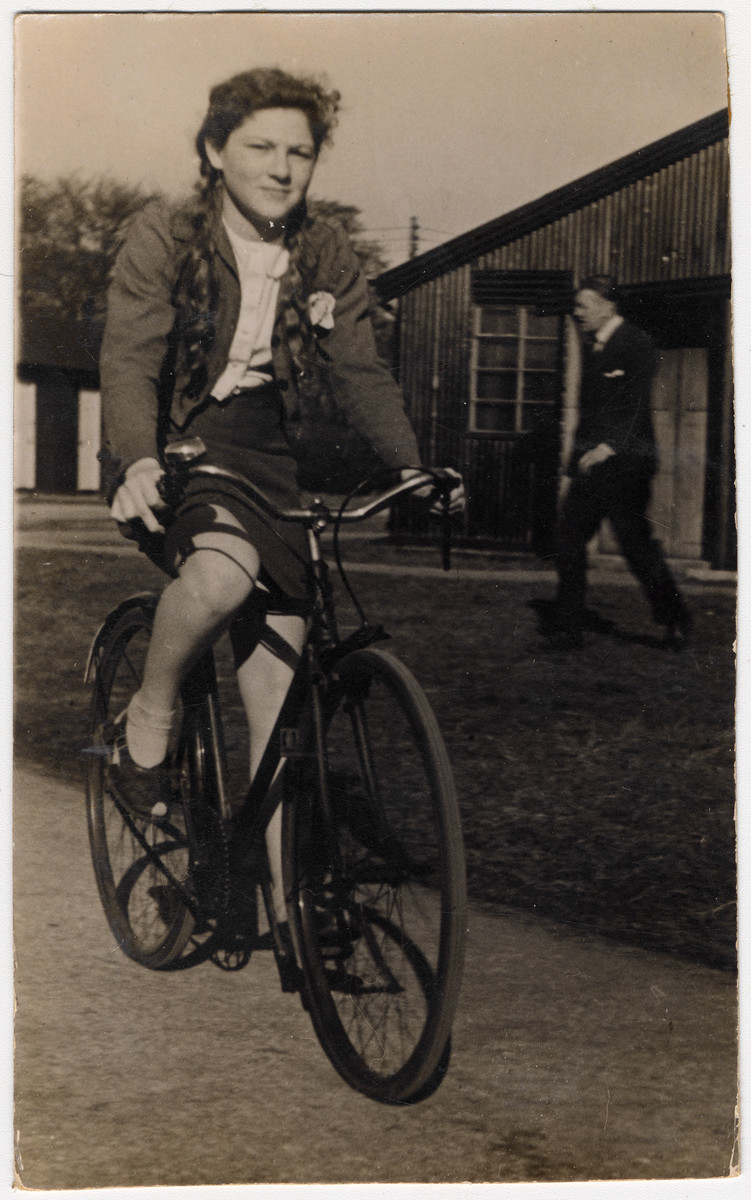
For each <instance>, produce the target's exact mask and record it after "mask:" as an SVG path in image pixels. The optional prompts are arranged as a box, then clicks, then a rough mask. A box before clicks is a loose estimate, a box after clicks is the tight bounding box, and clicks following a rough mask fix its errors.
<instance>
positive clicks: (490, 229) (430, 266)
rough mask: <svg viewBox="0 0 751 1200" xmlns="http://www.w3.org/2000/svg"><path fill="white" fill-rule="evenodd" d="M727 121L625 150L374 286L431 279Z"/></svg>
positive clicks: (678, 154) (724, 117) (406, 286)
mask: <svg viewBox="0 0 751 1200" xmlns="http://www.w3.org/2000/svg"><path fill="white" fill-rule="evenodd" d="M729 124H730V117H729V112H728V110H727V109H720V110H719V112H716V113H712V114H711V115H710V116H708V117H704V118H702V120H700V121H695V122H694V123H693V124H692V125H687V126H686V127H685V128H683V129H679V130H677V131H676V132H675V133H671V134H668V136H667V137H664V138H660V139H659V140H658V141H656V142H651V143H650V144H649V145H647V146H644V147H642V148H641V149H640V150H636V151H633V152H632V153H631V154H626V155H624V156H623V158H619V159H616V160H615V161H614V162H612V163H609V164H607V166H604V167H598V168H597V170H595V171H591V172H589V174H587V175H582V176H581V177H580V178H579V179H576V180H574V181H573V182H572V183H568V184H565V185H564V186H563V187H560V188H557V189H555V190H554V191H552V192H548V193H546V194H545V195H544V196H541V197H539V198H538V199H537V200H532V201H531V202H530V203H528V204H523V205H522V206H521V207H520V208H516V209H513V210H512V211H511V212H510V213H506V214H505V215H504V216H502V217H497V218H495V220H493V221H488V222H487V223H486V224H485V225H480V226H478V227H477V228H475V229H471V230H469V232H467V233H463V234H460V236H459V237H456V238H452V239H451V241H448V242H444V243H443V244H442V245H440V246H437V247H436V248H435V249H434V250H429V251H427V253H425V254H421V255H418V256H417V257H416V258H413V259H410V260H409V261H408V262H406V263H402V264H401V265H400V266H398V267H393V268H392V269H391V270H390V271H385V272H384V273H383V274H382V275H379V276H378V278H377V279H375V280H374V281H373V284H374V287H375V288H376V290H377V292H378V294H379V296H380V297H381V298H382V299H383V300H395V299H397V298H398V297H399V296H402V295H404V293H405V292H408V291H411V290H412V288H415V287H418V286H419V285H420V284H423V283H428V282H429V281H430V280H431V279H435V278H436V277H437V276H439V275H443V274H445V273H446V272H447V271H451V270H454V269H456V268H457V267H460V266H463V265H464V264H465V263H467V262H471V261H473V260H475V259H477V258H479V257H480V256H481V255H483V254H486V253H488V252H489V251H491V250H494V249H496V248H497V247H499V246H503V245H505V244H507V243H508V242H513V241H516V240H517V239H518V238H521V237H524V236H525V235H526V234H528V233H531V232H532V231H533V230H535V229H540V228H542V227H543V226H545V225H548V224H550V223H551V222H552V221H556V220H559V219H560V218H561V217H564V216H566V215H568V214H569V213H572V212H576V211H577V210H579V209H582V208H585V207H586V206H587V205H588V204H593V203H595V202H597V201H598V200H601V199H603V198H604V197H605V196H609V195H611V194H612V193H613V192H617V191H620V190H621V189H622V188H624V187H627V186H628V185H629V184H632V183H635V182H636V181H637V180H639V179H644V178H646V177H647V176H649V175H653V174H654V173H655V172H656V171H660V170H662V169H663V168H664V167H668V166H671V165H672V164H673V163H676V162H679V161H680V160H681V159H683V158H687V157H689V156H690V155H692V154H696V153H697V152H698V151H699V150H703V149H705V148H706V147H707V146H711V145H714V143H716V142H719V141H722V140H723V139H724V138H726V137H727V136H728V130H729Z"/></svg>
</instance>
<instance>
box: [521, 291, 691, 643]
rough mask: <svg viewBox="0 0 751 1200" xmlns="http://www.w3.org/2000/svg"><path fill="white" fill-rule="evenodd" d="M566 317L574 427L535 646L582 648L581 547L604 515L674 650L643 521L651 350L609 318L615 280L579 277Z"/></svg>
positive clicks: (651, 465) (684, 629)
mask: <svg viewBox="0 0 751 1200" xmlns="http://www.w3.org/2000/svg"><path fill="white" fill-rule="evenodd" d="M574 319H575V321H576V323H577V325H578V327H579V329H580V331H581V332H582V334H583V343H584V344H583V357H582V381H581V401H580V413H579V426H578V428H577V431H576V436H575V439H574V446H573V451H572V454H571V459H570V461H569V466H568V474H569V475H570V476H571V485H570V488H569V491H568V494H567V496H566V499H565V500H564V503H563V506H562V509H561V513H560V517H559V523H558V531H557V554H556V565H557V570H558V594H557V612H556V629H555V630H554V632H553V633H552V634H550V636H549V637H548V639H547V641H546V643H545V644H544V646H543V648H544V649H547V650H574V649H577V648H578V647H579V646H581V645H582V629H583V627H584V625H585V617H586V613H585V604H584V598H585V593H586V573H587V557H586V555H587V550H586V547H587V542H588V541H589V540H590V538H592V537H593V536H594V534H595V533H596V532H597V529H598V527H599V525H600V523H601V522H602V521H603V519H605V518H606V517H607V518H608V519H609V520H610V522H611V524H612V527H613V530H614V532H615V535H616V537H617V539H618V542H619V544H620V547H621V550H622V552H623V555H624V557H625V558H626V560H627V562H628V565H629V566H630V568H631V570H632V571H633V573H634V575H635V576H636V578H637V579H638V581H639V583H640V584H641V586H642V589H643V591H644V594H645V596H646V598H647V600H648V602H649V605H650V607H651V609H652V614H653V616H654V619H655V621H656V622H657V624H659V625H664V626H665V643H666V644H667V645H670V646H672V647H674V648H675V649H680V648H682V647H683V646H684V645H685V644H686V642H687V640H688V636H689V630H690V618H689V614H688V612H687V610H686V606H685V604H684V602H683V600H682V598H681V596H680V594H679V592H678V589H677V587H676V584H675V580H674V579H673V576H672V575H671V573H670V570H669V568H668V565H667V563H666V562H665V556H664V554H663V552H662V548H661V547H660V545H659V543H658V542H656V541H655V539H654V538H653V536H652V530H651V527H650V523H649V521H648V519H647V516H646V511H647V506H648V504H649V499H650V491H651V481H652V477H653V475H654V473H655V471H656V468H657V451H656V447H655V438H654V430H653V428H652V417H651V412H650V396H651V384H652V378H653V375H654V370H655V365H656V354H655V347H654V344H653V342H652V340H651V338H650V337H648V335H647V334H646V333H644V332H643V331H642V330H640V329H637V328H636V327H635V326H633V325H631V324H629V322H628V321H625V320H624V318H623V317H622V316H621V315H620V313H619V312H618V295H617V287H616V283H615V280H614V279H612V278H611V277H610V276H608V275H593V276H590V277H589V278H587V279H585V280H583V282H582V284H581V286H580V288H579V291H578V292H577V293H576V298H575V303H574Z"/></svg>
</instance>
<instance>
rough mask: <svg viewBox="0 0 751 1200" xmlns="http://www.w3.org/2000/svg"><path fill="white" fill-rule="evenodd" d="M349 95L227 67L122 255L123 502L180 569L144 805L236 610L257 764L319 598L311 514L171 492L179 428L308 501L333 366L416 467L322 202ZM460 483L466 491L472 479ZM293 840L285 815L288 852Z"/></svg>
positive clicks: (122, 736)
mask: <svg viewBox="0 0 751 1200" xmlns="http://www.w3.org/2000/svg"><path fill="white" fill-rule="evenodd" d="M338 104H339V95H338V93H337V92H327V91H326V90H324V88H323V87H322V86H321V85H320V84H319V83H317V82H316V81H314V80H309V79H302V78H295V77H293V76H291V75H288V74H286V73H285V72H282V71H280V70H276V69H257V70H252V71H248V72H245V73H243V74H240V75H236V76H234V77H233V78H231V79H229V80H228V81H226V82H224V83H222V84H219V85H218V86H217V87H215V88H214V89H213V90H212V92H211V96H210V102H209V109H208V113H207V115H206V118H205V120H204V122H203V125H202V126H201V129H200V131H199V133H198V136H197V138H196V147H197V150H198V154H199V158H200V176H201V178H200V182H199V184H198V186H197V189H196V194H195V196H194V197H193V198H192V199H191V200H190V201H187V202H184V203H182V204H178V205H167V204H166V203H163V202H155V203H153V204H150V205H148V206H147V207H146V208H145V209H143V210H142V211H141V213H139V214H138V216H137V217H136V218H135V219H134V221H133V224H132V226H131V229H130V232H129V235H128V238H127V240H126V243H125V245H124V247H123V249H122V251H121V253H120V256H119V258H118V260H117V264H116V268H115V273H114V277H113V282H112V286H111V289H110V293H109V304H108V315H107V324H106V329H105V335H104V341H103V345H102V352H101V360H100V370H101V386H102V400H103V410H104V446H105V449H104V452H103V456H104V461H105V468H106V469H107V471H108V473H109V476H110V478H111V479H112V480H113V482H112V485H111V487H110V498H111V511H112V516H113V517H114V518H115V520H116V521H117V522H118V523H119V525H120V527H121V530H122V531H123V533H124V534H125V536H126V537H131V538H135V539H136V540H137V541H138V543H139V546H140V548H141V549H142V550H144V551H145V552H146V553H147V554H148V555H149V557H151V558H153V560H154V561H156V562H157V563H158V564H159V565H160V566H161V567H162V568H163V569H164V570H165V571H167V572H168V573H169V574H170V575H171V576H172V581H171V582H170V583H169V584H168V585H167V586H166V588H165V590H164V592H163V594H162V596H161V599H160V601H159V605H158V608H157V612H156V617H155V622H154V630H153V637H152V641H151V645H150V648H149V652H148V657H147V661H146V669H145V674H144V678H143V683H142V686H141V689H140V691H139V692H138V693H137V694H136V695H135V696H134V697H133V699H132V701H131V703H130V704H129V706H128V709H127V712H126V713H124V714H123V718H122V725H121V726H120V727H119V728H118V732H117V736H116V739H115V750H114V755H113V765H112V771H111V779H112V781H113V783H114V784H115V786H116V787H117V789H118V793H119V795H120V797H121V799H122V800H123V801H124V802H125V803H126V805H127V806H128V807H129V808H130V809H131V810H132V811H133V812H134V813H135V814H136V815H137V816H139V817H141V818H145V819H152V820H158V819H159V818H160V817H162V816H164V815H165V813H166V811H167V805H168V800H169V776H168V772H167V770H166V769H165V767H166V762H165V755H166V752H167V744H168V740H169V734H170V729H171V724H172V720H173V713H174V710H175V706H176V703H177V698H178V694H179V689H180V685H181V682H182V680H183V678H184V676H185V674H186V672H187V670H188V669H189V668H190V666H191V665H192V664H193V663H194V662H196V661H197V660H198V658H199V657H200V656H201V655H202V653H203V652H204V651H205V649H206V648H207V647H208V646H209V645H210V644H211V643H212V642H213V641H214V640H215V639H216V637H217V635H218V634H219V633H220V632H221V631H222V630H223V629H225V628H229V633H230V637H231V640H232V647H233V652H234V659H235V665H236V668H237V678H238V684H239V690H240V694H241V697H242V702H243V705H244V707H245V711H246V714H247V719H248V724H249V728H250V774H251V777H252V776H253V773H254V772H255V769H256V767H257V765H258V763H259V761H260V759H261V757H262V754H263V751H264V748H265V746H266V743H267V741H268V738H269V736H270V733H271V730H272V729H273V726H274V723H275V720H276V717H277V714H278V712H279V709H280V707H281V704H282V702H283V699H284V696H285V695H286V692H287V688H288V686H289V682H290V680H291V677H292V674H293V671H294V667H295V661H296V657H297V656H299V654H300V652H301V648H302V645H303V641H304V634H305V616H306V605H307V587H306V566H305V563H306V557H307V547H306V543H305V535H304V533H303V531H302V530H301V529H298V528H297V527H294V526H289V525H285V526H284V527H283V528H282V527H281V525H280V523H275V522H274V521H273V520H267V519H265V518H263V519H262V518H259V517H257V516H255V515H254V514H253V513H251V512H250V511H249V510H248V509H247V507H246V506H244V505H243V504H241V503H240V502H239V501H238V500H237V499H236V498H235V497H233V495H232V494H231V492H230V491H228V490H227V489H226V488H222V486H221V484H215V483H212V482H208V481H207V480H205V479H204V480H200V481H194V482H193V483H191V484H190V485H189V486H188V489H187V491H186V493H185V495H184V496H183V498H182V500H181V501H180V503H179V505H178V506H177V508H176V509H175V510H173V511H169V512H166V511H165V506H164V502H163V500H162V499H161V497H160V494H159V491H158V484H159V480H160V478H161V476H162V474H163V471H162V466H161V465H160V452H161V451H162V449H163V447H164V444H165V443H167V442H170V441H174V440H178V439H180V438H183V437H185V436H200V437H201V438H202V440H203V441H204V443H205V444H206V446H207V449H208V461H210V462H213V463H216V464H217V465H220V466H223V467H228V468H231V469H234V470H236V471H239V472H241V473H242V474H244V475H246V476H248V477H249V478H250V479H251V480H252V481H253V482H254V483H255V484H257V486H258V487H259V488H260V489H261V490H262V491H264V492H265V493H266V494H267V495H268V496H269V498H270V499H272V500H273V501H274V503H275V504H277V505H278V506H279V507H281V508H285V507H288V508H289V507H295V506H296V505H297V503H298V492H297V481H296V462H295V445H296V441H297V440H298V438H299V431H300V414H301V399H302V398H304V394H305V390H306V388H308V387H311V386H313V387H315V385H316V379H317V377H318V376H319V374H320V373H321V372H326V373H328V375H329V377H330V379H331V381H332V383H333V386H334V390H335V396H336V399H337V402H338V404H339V406H340V408H341V410H342V412H343V414H344V416H345V417H346V419H347V421H348V422H349V423H350V424H351V425H352V426H353V427H354V428H355V429H356V430H357V431H358V432H359V433H360V434H361V435H363V436H364V437H365V439H366V440H367V441H368V442H369V443H370V444H371V446H372V447H373V449H374V450H375V451H376V453H377V454H378V456H379V457H380V459H381V460H382V461H383V463H384V465H385V466H386V467H389V468H401V469H402V474H403V475H405V474H408V473H411V471H409V468H415V467H417V465H418V464H419V452H418V449H417V443H416V440H415V436H414V433H413V431H412V429H411V427H410V425H409V422H408V420H407V417H406V415H405V412H404V407H403V402H402V398H401V395H400V392H399V390H398V388H397V387H396V385H395V383H394V381H393V379H392V377H391V375H390V374H389V372H388V370H387V369H386V368H385V366H384V365H383V364H382V363H381V362H380V361H379V360H378V358H377V356H376V351H375V345H374V339H373V333H372V328H371V324H370V320H369V315H368V296H367V289H366V284H365V281H364V279H363V277H362V275H361V273H360V269H359V265H358V261H357V258H356V256H355V254H354V252H353V250H352V247H351V244H350V242H349V240H348V238H347V236H346V235H345V234H344V232H343V231H342V230H340V229H339V228H338V227H337V226H334V225H331V224H329V223H328V222H326V221H324V220H321V219H319V218H312V217H310V215H309V214H308V212H307V209H306V203H305V197H306V193H307V190H308V186H309V184H310V180H311V176H312V174H313V170H314V167H315V165H316V161H317V159H318V155H319V152H320V150H321V147H322V145H323V144H324V143H325V142H326V141H327V140H328V138H329V136H330V133H331V130H332V128H333V126H334V124H335V121H336V114H337V110H338ZM452 499H453V505H454V507H457V506H458V505H460V504H461V484H460V481H458V482H457V487H456V489H455V492H454V493H453V495H452ZM282 537H283V539H284V540H282ZM264 625H266V626H267V631H266V632H265V633H264V636H263V640H262V641H261V640H260V638H261V631H262V629H263V627H264ZM269 628H270V630H271V631H272V632H271V633H270V634H269V633H268V629H269ZM278 841H279V826H278V821H276V822H274V823H273V824H272V826H270V833H269V845H270V859H271V862H272V869H273V868H276V864H277V862H278V849H277V848H276V847H277V845H278ZM274 874H275V875H276V874H277V870H276V869H274ZM274 882H275V900H276V907H277V911H278V912H279V913H280V915H281V913H282V912H283V901H282V897H281V891H280V883H279V880H278V879H275V881H274Z"/></svg>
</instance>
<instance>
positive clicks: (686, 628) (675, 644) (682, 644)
mask: <svg viewBox="0 0 751 1200" xmlns="http://www.w3.org/2000/svg"><path fill="white" fill-rule="evenodd" d="M690 641H691V618H690V616H689V615H688V613H681V615H680V616H679V617H673V619H672V620H670V621H667V622H666V624H665V646H666V647H667V648H668V649H669V650H685V649H686V647H687V646H688V644H689V642H690Z"/></svg>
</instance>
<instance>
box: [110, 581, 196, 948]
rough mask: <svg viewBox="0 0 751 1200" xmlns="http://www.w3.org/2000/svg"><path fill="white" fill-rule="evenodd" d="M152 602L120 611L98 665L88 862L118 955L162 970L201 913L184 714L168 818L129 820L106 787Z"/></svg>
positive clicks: (190, 725)
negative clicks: (115, 738)
mask: <svg viewBox="0 0 751 1200" xmlns="http://www.w3.org/2000/svg"><path fill="white" fill-rule="evenodd" d="M155 607H156V597H154V598H153V599H151V600H149V599H145V600H143V601H140V602H139V603H138V604H137V605H133V606H131V607H130V608H127V609H124V611H123V612H122V613H121V615H120V616H119V617H118V618H117V620H116V621H115V622H114V624H113V626H112V628H111V629H110V631H109V634H108V635H107V637H106V639H105V642H104V645H103V647H102V650H101V654H100V655H99V657H98V660H97V664H96V675H95V680H94V695H93V700H92V708H91V724H90V743H89V747H88V771H87V816H88V830H89V841H90V844H91V855H92V862H93V865H94V874H95V876H96V881H97V886H98V888H99V895H100V898H101V901H102V905H103V907H104V912H105V914H106V917H107V920H108V922H109V925H110V928H111V929H112V932H113V934H114V936H115V939H116V941H117V943H118V945H119V946H120V947H121V948H122V950H123V951H124V952H125V953H126V954H127V955H128V956H129V957H130V958H133V959H135V960H136V961H137V962H139V963H141V964H143V966H146V967H151V968H160V967H166V966H168V965H169V964H170V963H172V962H174V960H175V959H177V958H178V957H179V956H180V955H181V954H182V952H183V950H184V949H185V946H186V945H187V943H188V940H189V939H190V936H191V933H192V932H193V928H194V923H195V916H196V913H197V911H198V909H197V894H196V887H195V882H196V880H195V876H196V865H197V863H196V857H197V856H196V853H195V846H196V841H195V831H194V829H193V825H194V824H195V821H193V822H191V820H190V813H191V805H189V803H188V801H189V800H191V802H192V804H195V802H196V801H200V799H201V796H202V794H203V787H204V779H205V749H206V748H205V746H204V743H203V739H202V736H201V731H200V723H199V722H198V721H196V720H195V719H194V714H193V713H190V712H187V711H185V712H184V711H183V710H182V707H181V709H180V713H179V715H178V720H176V722H175V733H174V735H173V739H172V743H171V745H170V762H171V764H172V781H173V788H172V798H171V802H170V805H169V814H168V817H167V819H166V821H164V822H163V823H159V824H155V823H153V822H151V821H148V820H145V819H138V818H134V817H133V816H132V815H131V814H130V812H128V811H127V810H126V809H125V808H124V806H123V805H122V804H121V803H120V801H119V799H118V796H117V794H116V792H115V790H114V789H113V788H112V786H111V784H110V779H109V764H110V755H111V736H112V727H113V725H114V724H115V722H116V721H117V718H118V717H119V716H120V715H121V713H123V712H124V711H125V709H126V708H127V705H128V702H129V701H130V698H131V696H132V695H133V694H134V692H136V691H137V690H138V688H139V687H140V683H141V678H142V675H143V665H144V662H145V658H146V652H147V649H148V645H149V641H150V638H151V630H152V623H153V617H154V610H155Z"/></svg>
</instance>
